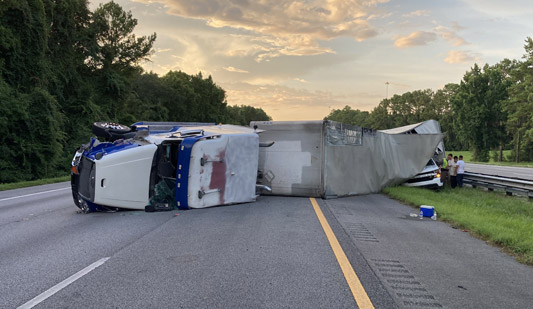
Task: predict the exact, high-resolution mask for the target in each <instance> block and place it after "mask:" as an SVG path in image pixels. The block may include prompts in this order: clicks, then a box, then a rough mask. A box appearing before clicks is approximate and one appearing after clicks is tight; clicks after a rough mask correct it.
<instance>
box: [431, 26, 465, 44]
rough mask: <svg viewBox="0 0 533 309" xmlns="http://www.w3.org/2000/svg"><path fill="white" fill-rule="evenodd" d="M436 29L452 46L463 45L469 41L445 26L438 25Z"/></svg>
mask: <svg viewBox="0 0 533 309" xmlns="http://www.w3.org/2000/svg"><path fill="white" fill-rule="evenodd" d="M435 31H436V32H437V33H438V34H439V35H440V36H441V37H442V38H443V39H444V40H446V41H448V42H450V43H451V44H452V46H461V45H467V44H470V43H468V42H467V41H466V40H465V39H463V38H462V37H460V36H459V35H457V33H455V32H454V31H451V30H450V29H448V28H446V27H444V26H438V27H437V28H435Z"/></svg>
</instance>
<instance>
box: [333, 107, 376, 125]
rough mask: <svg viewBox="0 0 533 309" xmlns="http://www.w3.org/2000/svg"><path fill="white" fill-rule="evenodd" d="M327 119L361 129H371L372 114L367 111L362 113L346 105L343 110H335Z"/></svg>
mask: <svg viewBox="0 0 533 309" xmlns="http://www.w3.org/2000/svg"><path fill="white" fill-rule="evenodd" d="M326 119H329V120H333V121H338V122H344V123H349V124H353V125H356V126H360V127H365V128H369V127H370V125H371V122H370V113H369V112H367V111H360V110H358V109H352V108H351V107H350V106H348V105H346V106H345V107H344V108H343V109H333V110H332V111H331V112H330V113H329V115H328V116H326Z"/></svg>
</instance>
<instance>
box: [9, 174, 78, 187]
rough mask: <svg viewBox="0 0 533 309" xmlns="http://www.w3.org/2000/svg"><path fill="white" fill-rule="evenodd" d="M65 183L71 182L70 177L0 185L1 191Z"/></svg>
mask: <svg viewBox="0 0 533 309" xmlns="http://www.w3.org/2000/svg"><path fill="white" fill-rule="evenodd" d="M63 181H70V175H68V176H61V177H55V178H46V179H38V180H31V181H21V182H13V183H0V191H5V190H13V189H20V188H26V187H33V186H40V185H47V184H51V183H56V182H63Z"/></svg>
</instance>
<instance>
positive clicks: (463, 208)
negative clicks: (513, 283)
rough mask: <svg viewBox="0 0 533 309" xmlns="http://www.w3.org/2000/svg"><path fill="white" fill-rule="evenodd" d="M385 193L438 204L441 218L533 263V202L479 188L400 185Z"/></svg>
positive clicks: (411, 201)
mask: <svg viewBox="0 0 533 309" xmlns="http://www.w3.org/2000/svg"><path fill="white" fill-rule="evenodd" d="M383 192H384V193H386V194H387V195H389V196H390V197H391V198H394V199H396V200H400V201H402V202H404V203H407V204H409V205H411V206H415V207H417V208H418V207H419V206H420V205H432V206H435V210H436V211H437V214H438V219H439V220H442V221H445V222H447V223H449V224H451V225H452V226H453V227H455V228H459V229H463V230H467V231H468V232H469V233H470V234H472V235H473V236H475V237H478V238H480V239H483V240H485V241H487V242H488V243H490V244H492V245H496V246H498V247H501V248H502V249H503V250H504V251H505V252H507V253H509V254H510V255H512V256H514V257H515V258H516V259H517V260H518V261H519V262H521V263H524V264H527V265H532V266H533V202H530V201H528V200H527V199H524V198H517V197H510V196H505V195H503V194H501V193H497V192H487V191H482V190H479V189H472V188H462V189H450V188H445V189H442V190H440V191H438V192H435V191H431V190H427V189H422V188H409V187H404V186H397V187H391V188H386V189H384V190H383Z"/></svg>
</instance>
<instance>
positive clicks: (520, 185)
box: [463, 172, 533, 199]
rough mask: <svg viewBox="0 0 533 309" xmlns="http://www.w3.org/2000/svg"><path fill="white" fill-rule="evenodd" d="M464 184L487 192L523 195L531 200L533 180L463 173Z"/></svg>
mask: <svg viewBox="0 0 533 309" xmlns="http://www.w3.org/2000/svg"><path fill="white" fill-rule="evenodd" d="M463 182H464V183H465V184H468V185H471V186H472V187H474V188H475V187H484V188H487V189H488V190H489V191H494V190H502V191H505V193H506V194H507V195H513V194H516V195H525V196H527V197H529V199H533V180H528V179H520V178H511V177H502V176H496V175H485V174H478V173H468V172H465V176H464V178H463Z"/></svg>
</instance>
